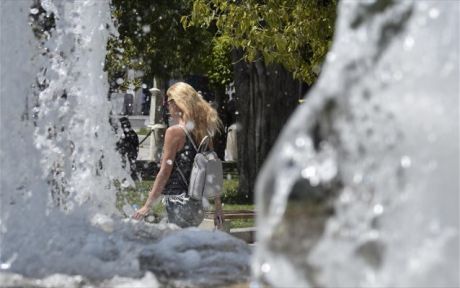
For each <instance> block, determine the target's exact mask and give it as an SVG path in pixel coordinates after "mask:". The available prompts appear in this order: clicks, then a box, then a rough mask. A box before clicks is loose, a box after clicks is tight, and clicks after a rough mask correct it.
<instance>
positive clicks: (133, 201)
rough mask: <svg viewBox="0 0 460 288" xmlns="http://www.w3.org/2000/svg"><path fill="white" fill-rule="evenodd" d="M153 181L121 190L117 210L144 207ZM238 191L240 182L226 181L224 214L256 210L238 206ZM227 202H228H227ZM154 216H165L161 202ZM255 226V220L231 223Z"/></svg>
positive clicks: (246, 206)
mask: <svg viewBox="0 0 460 288" xmlns="http://www.w3.org/2000/svg"><path fill="white" fill-rule="evenodd" d="M152 185H153V180H152V181H141V182H136V187H128V188H124V189H120V190H119V192H118V193H117V204H116V206H117V208H118V210H120V211H121V212H122V213H124V212H123V208H122V207H123V206H124V205H125V204H128V205H130V206H132V207H133V206H137V207H142V205H143V204H144V202H145V200H146V199H147V196H148V193H149V191H150V189H151V188H152ZM237 189H238V180H235V179H232V180H227V179H226V180H224V191H223V195H222V202H223V205H222V208H223V210H224V212H229V211H238V210H254V204H238V203H236V204H235V202H237V201H238V200H237V197H236V191H237ZM226 200H227V201H228V202H230V203H228V202H226ZM210 204H211V206H210V207H211V209H210V210H211V211H212V210H213V208H214V205H213V203H212V201H210ZM151 214H152V215H155V217H156V218H157V219H159V218H161V215H164V207H163V205H161V203H160V202H157V203H156V204H155V205H154V207H153V209H152V212H151ZM253 226H254V219H235V220H231V221H230V228H243V227H253Z"/></svg>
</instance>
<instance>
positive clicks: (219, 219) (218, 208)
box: [214, 195, 225, 229]
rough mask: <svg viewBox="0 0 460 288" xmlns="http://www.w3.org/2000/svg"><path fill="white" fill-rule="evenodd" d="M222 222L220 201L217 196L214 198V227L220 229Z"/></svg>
mask: <svg viewBox="0 0 460 288" xmlns="http://www.w3.org/2000/svg"><path fill="white" fill-rule="evenodd" d="M224 220H225V219H224V212H223V211H222V202H221V200H220V195H217V196H216V198H214V225H215V226H217V228H218V229H222V228H223V224H224Z"/></svg>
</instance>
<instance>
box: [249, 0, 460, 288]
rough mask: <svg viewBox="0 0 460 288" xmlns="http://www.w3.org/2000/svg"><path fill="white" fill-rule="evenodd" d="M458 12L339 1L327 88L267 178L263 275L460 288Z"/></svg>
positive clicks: (296, 282)
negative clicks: (459, 275) (459, 231)
mask: <svg viewBox="0 0 460 288" xmlns="http://www.w3.org/2000/svg"><path fill="white" fill-rule="evenodd" d="M459 7H460V4H459V3H458V2H456V1H439V2H434V1H366V2H362V1H341V3H340V9H339V18H338V19H339V20H338V23H337V30H336V36H335V39H334V45H333V48H332V51H331V52H330V53H329V54H328V57H327V63H326V64H325V66H324V68H323V72H322V75H321V77H320V79H319V82H318V83H317V85H316V87H315V88H314V90H313V91H312V92H311V93H310V95H309V96H308V97H307V98H306V100H305V103H304V104H302V106H301V107H300V108H299V109H298V111H296V113H295V115H293V117H292V119H291V120H290V122H289V124H288V125H287V128H286V129H285V130H284V131H283V134H282V136H281V137H280V140H279V141H278V143H277V144H276V146H275V148H274V151H273V152H272V153H271V156H270V158H269V160H268V161H267V163H266V164H265V166H264V169H263V171H262V173H261V175H260V177H259V179H258V184H257V188H256V189H257V198H256V200H257V205H258V206H257V209H258V211H259V215H260V217H258V219H257V227H258V231H257V238H258V241H259V245H258V246H257V249H256V252H255V257H254V261H253V272H254V274H255V276H256V278H257V279H258V280H259V281H260V282H262V283H269V284H270V285H273V286H276V287H318V286H319V287H420V286H427V287H446V286H449V287H452V286H455V287H457V286H459V279H458V269H459V259H458V256H459V247H458V245H459V244H458V243H459V237H458V226H459V222H458V221H459V214H458V213H459V212H458V211H459V209H458V208H459V207H458V204H459V198H458V191H459V183H458V175H459V162H458V159H459V114H458V113H459V110H458V109H459V102H458V101H459V99H458V97H459V96H458V95H459V84H458V83H459V82H458V79H459V71H458V70H459V65H458V63H459V58H458V53H459V18H458V15H459V12H460V11H459Z"/></svg>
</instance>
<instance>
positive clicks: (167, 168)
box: [133, 82, 223, 228]
mask: <svg viewBox="0 0 460 288" xmlns="http://www.w3.org/2000/svg"><path fill="white" fill-rule="evenodd" d="M166 97H167V98H166V103H167V104H166V105H167V106H168V111H169V113H170V115H171V118H172V119H171V120H172V122H174V123H177V124H176V125H172V126H170V127H169V128H168V129H166V133H165V141H164V146H163V156H162V160H161V167H160V171H159V172H158V174H157V177H156V179H155V182H154V184H153V187H152V189H151V190H150V192H149V197H148V198H147V200H146V202H145V204H144V206H143V207H142V208H140V209H139V210H138V211H137V212H136V213H135V214H134V215H133V218H134V219H138V220H139V219H142V218H143V217H145V216H146V215H147V214H148V212H149V211H150V209H151V206H152V204H153V203H154V202H155V200H156V199H157V198H158V197H160V195H161V194H162V193H163V195H164V198H163V203H164V204H165V207H166V212H167V214H168V221H169V222H170V223H175V224H177V225H178V226H180V227H182V228H185V227H190V226H198V225H199V224H200V223H201V222H202V221H203V218H204V212H203V203H202V201H197V200H194V199H191V198H189V197H188V195H187V190H188V187H187V184H186V183H185V181H184V180H183V178H181V174H180V173H182V174H184V176H185V177H186V179H189V178H190V172H191V170H192V164H193V159H194V157H195V154H196V151H195V148H194V143H197V144H199V143H200V142H201V140H202V139H203V138H204V137H205V136H206V135H210V136H211V137H212V136H213V135H214V134H215V133H216V132H217V131H218V130H219V129H220V128H221V126H222V123H221V121H220V119H219V117H218V115H217V112H216V111H215V110H214V109H213V108H212V107H211V106H210V105H209V104H208V102H206V101H205V100H204V99H202V97H201V96H200V95H199V94H198V93H197V92H196V91H195V89H194V88H193V87H192V86H190V85H188V84H186V83H184V82H178V83H175V84H174V85H172V86H171V87H170V88H169V89H168V91H167V92H166ZM184 130H187V132H186V131H184ZM186 133H188V134H189V136H190V137H187V134H186ZM189 138H192V140H193V142H194V143H191V139H189ZM195 146H197V145H195ZM179 169H180V171H179ZM214 202H215V206H216V207H215V208H216V209H215V211H216V213H215V215H214V223H215V224H216V225H217V226H218V227H219V228H221V225H222V220H223V218H222V206H221V201H220V197H219V196H218V197H216V198H215V200H214Z"/></svg>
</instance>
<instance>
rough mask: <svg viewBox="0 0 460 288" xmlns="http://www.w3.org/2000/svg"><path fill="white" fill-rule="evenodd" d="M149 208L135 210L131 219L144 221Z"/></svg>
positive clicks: (143, 207)
mask: <svg viewBox="0 0 460 288" xmlns="http://www.w3.org/2000/svg"><path fill="white" fill-rule="evenodd" d="M149 210H150V207H149V206H145V205H144V206H142V208H141V209H139V210H137V211H136V213H134V214H133V216H132V218H133V219H136V220H141V219H144V217H145V216H147V214H149Z"/></svg>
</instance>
